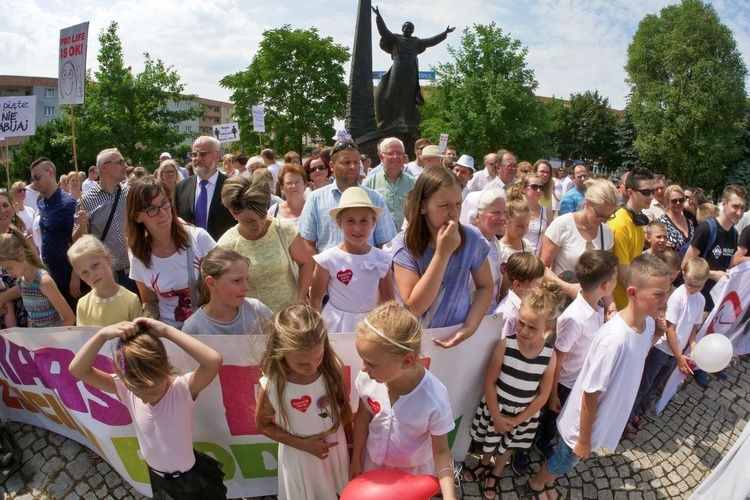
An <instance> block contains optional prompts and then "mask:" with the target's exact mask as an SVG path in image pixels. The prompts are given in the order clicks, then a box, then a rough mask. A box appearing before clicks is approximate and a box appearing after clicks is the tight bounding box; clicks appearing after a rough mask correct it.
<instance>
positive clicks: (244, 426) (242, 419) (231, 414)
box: [219, 365, 262, 436]
mask: <svg viewBox="0 0 750 500" xmlns="http://www.w3.org/2000/svg"><path fill="white" fill-rule="evenodd" d="M261 376H262V373H261V369H260V366H236V365H224V366H222V367H221V370H220V371H219V383H220V384H221V398H222V401H223V402H224V410H225V415H226V419H227V426H228V427H229V433H230V434H231V435H232V436H255V435H258V434H260V433H259V432H258V429H256V427H255V406H256V405H257V401H256V398H255V386H256V385H257V384H258V382H260V377H261Z"/></svg>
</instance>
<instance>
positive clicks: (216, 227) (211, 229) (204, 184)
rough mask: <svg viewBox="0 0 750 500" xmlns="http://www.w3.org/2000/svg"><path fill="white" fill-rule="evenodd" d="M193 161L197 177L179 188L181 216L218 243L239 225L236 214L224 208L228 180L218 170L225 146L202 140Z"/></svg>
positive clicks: (176, 198) (176, 192) (195, 147)
mask: <svg viewBox="0 0 750 500" xmlns="http://www.w3.org/2000/svg"><path fill="white" fill-rule="evenodd" d="M190 157H191V158H192V159H193V171H194V172H195V175H193V176H190V177H188V178H187V179H183V180H181V181H180V182H178V183H177V186H176V187H175V190H174V203H175V206H176V207H177V214H178V215H179V216H180V217H182V218H183V219H184V220H185V221H186V222H190V223H191V224H195V225H196V226H197V227H202V228H203V229H205V230H206V231H208V234H210V235H211V237H212V238H213V239H214V240H218V239H219V238H221V236H222V235H223V234H224V233H225V232H226V231H227V229H229V228H231V227H233V226H234V225H235V224H236V221H235V220H234V217H232V214H231V213H229V210H227V208H226V207H225V206H224V205H222V204H221V188H222V187H223V186H224V181H225V180H226V179H227V176H226V175H224V174H222V173H221V172H219V170H218V168H217V167H218V165H219V160H220V159H221V143H220V142H219V141H218V139H216V138H215V137H212V136H207V135H205V136H201V137H198V138H197V139H196V140H195V142H194V143H193V151H192V153H190ZM199 203H200V205H199Z"/></svg>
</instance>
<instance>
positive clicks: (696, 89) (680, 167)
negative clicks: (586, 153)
mask: <svg viewBox="0 0 750 500" xmlns="http://www.w3.org/2000/svg"><path fill="white" fill-rule="evenodd" d="M626 70H627V72H628V81H629V83H630V85H631V87H632V97H631V100H630V104H629V106H628V111H629V112H630V115H631V116H632V119H633V124H634V125H635V129H636V131H637V137H636V139H635V147H636V149H637V150H638V153H639V154H640V156H641V157H642V158H643V160H644V161H646V162H647V163H649V164H651V165H653V166H654V168H655V170H657V171H660V172H663V173H665V174H667V176H668V177H670V178H672V179H674V180H676V181H679V182H684V181H689V182H690V183H691V184H694V185H697V186H701V187H704V188H707V189H711V188H714V187H715V186H716V185H717V184H718V183H719V182H721V180H722V179H723V178H724V167H725V165H727V164H729V163H732V162H734V161H735V160H736V159H737V155H738V148H737V134H738V132H739V127H738V124H739V122H740V121H741V120H742V118H743V113H744V112H745V97H746V96H745V76H746V75H747V68H746V67H745V64H744V63H743V61H742V57H741V55H740V53H739V51H738V50H737V44H736V43H735V40H734V37H733V36H732V32H731V31H730V30H729V28H727V27H726V26H725V25H723V24H722V23H721V22H720V21H719V17H718V15H717V14H716V11H715V10H714V8H713V7H712V6H711V5H706V4H704V3H703V2H701V1H700V0H683V1H682V3H681V4H680V5H672V6H669V7H665V8H664V9H662V10H661V12H660V14H659V15H658V16H656V15H648V16H646V17H645V18H644V19H643V20H642V21H641V22H640V24H639V26H638V30H637V31H636V33H635V36H634V37H633V42H632V43H631V44H630V46H629V47H628V63H627V66H626Z"/></svg>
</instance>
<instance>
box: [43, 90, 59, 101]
mask: <svg viewBox="0 0 750 500" xmlns="http://www.w3.org/2000/svg"><path fill="white" fill-rule="evenodd" d="M56 90H57V89H51V88H47V89H44V97H45V98H47V99H54V98H55V91H56Z"/></svg>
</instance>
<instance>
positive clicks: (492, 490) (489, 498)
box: [482, 471, 500, 500]
mask: <svg viewBox="0 0 750 500" xmlns="http://www.w3.org/2000/svg"><path fill="white" fill-rule="evenodd" d="M488 479H492V480H494V481H495V484H493V485H492V486H487V480H488ZM499 492H500V476H496V475H495V474H493V473H492V471H489V472H487V475H486V476H485V478H484V488H482V496H483V497H484V498H486V499H487V500H495V498H497V493H499ZM488 493H492V494H493V495H492V496H489V495H488Z"/></svg>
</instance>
